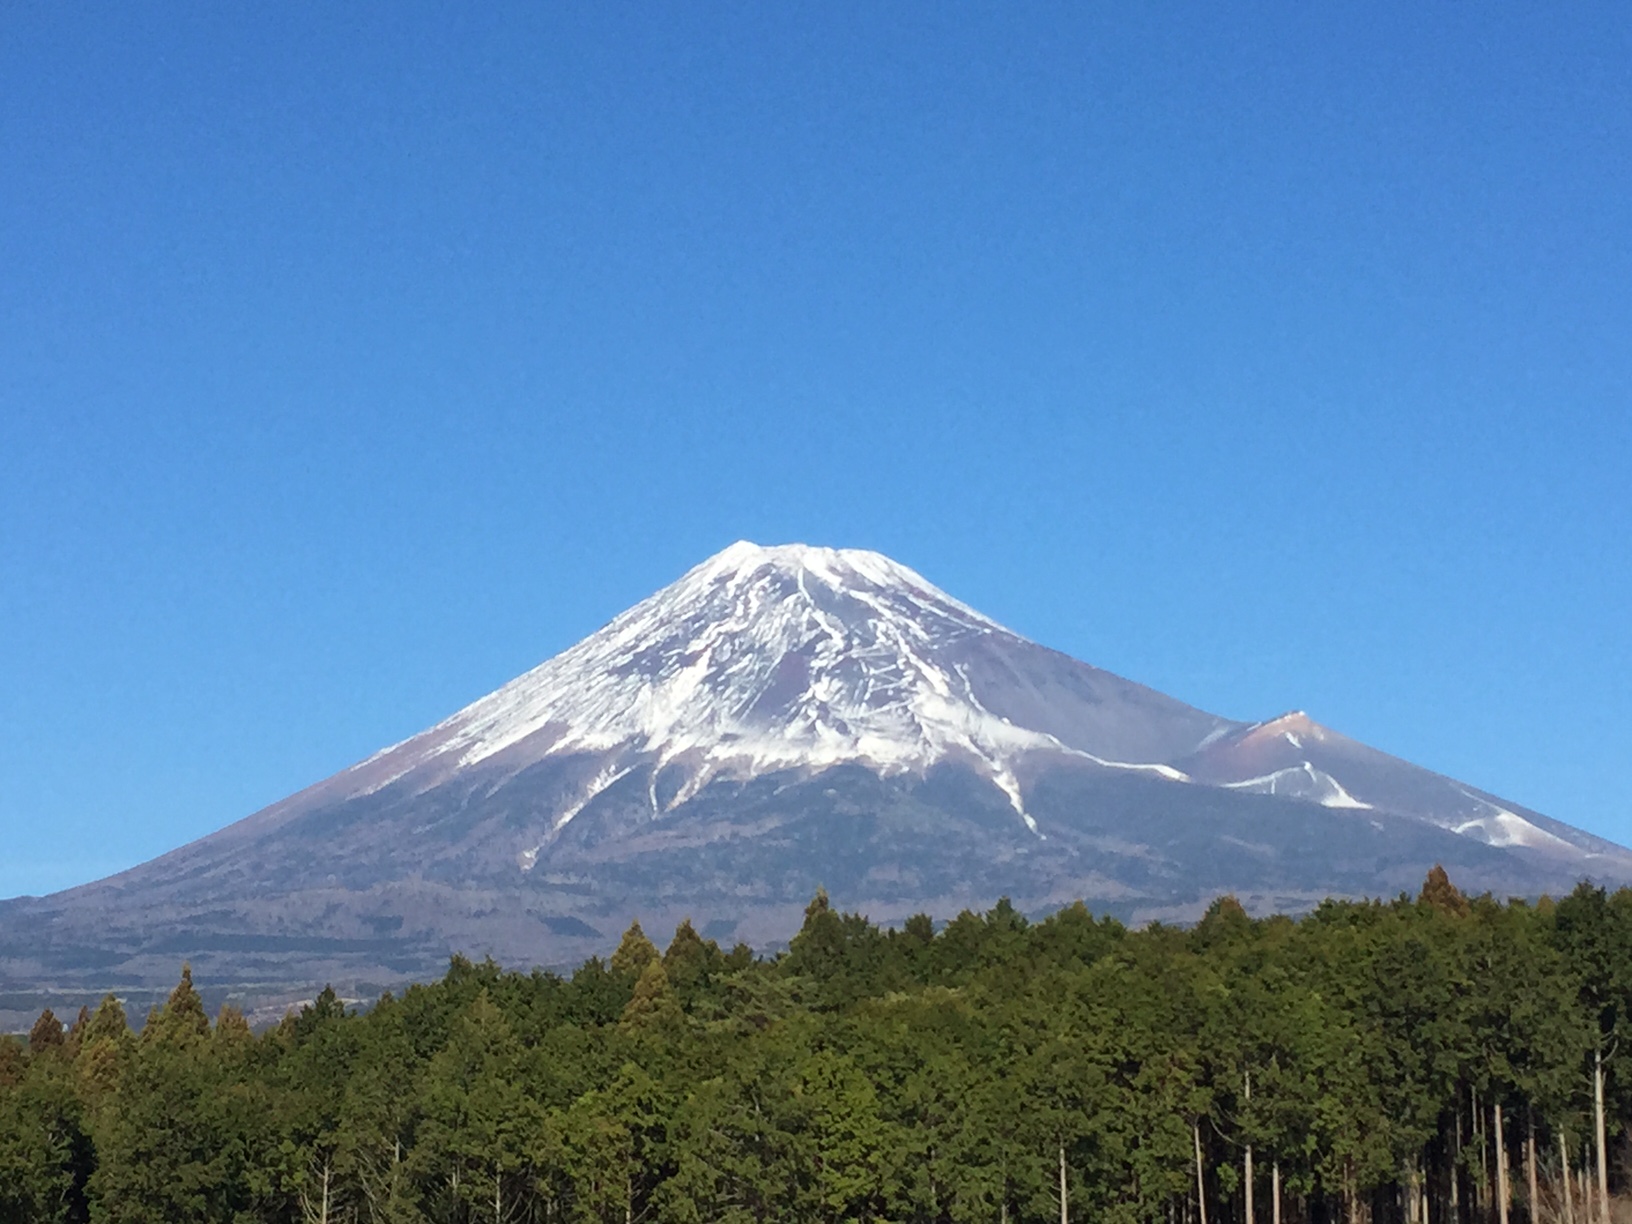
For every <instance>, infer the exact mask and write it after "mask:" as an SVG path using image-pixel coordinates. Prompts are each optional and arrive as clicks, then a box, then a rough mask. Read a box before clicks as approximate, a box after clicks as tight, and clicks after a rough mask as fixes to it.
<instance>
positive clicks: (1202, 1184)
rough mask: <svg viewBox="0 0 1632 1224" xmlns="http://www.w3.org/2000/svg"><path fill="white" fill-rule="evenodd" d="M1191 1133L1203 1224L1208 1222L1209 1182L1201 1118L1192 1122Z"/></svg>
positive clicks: (1198, 1209)
mask: <svg viewBox="0 0 1632 1224" xmlns="http://www.w3.org/2000/svg"><path fill="white" fill-rule="evenodd" d="M1190 1133H1191V1135H1193V1136H1194V1137H1195V1140H1196V1212H1197V1215H1198V1216H1199V1218H1200V1220H1201V1224H1207V1183H1206V1179H1205V1178H1204V1177H1203V1169H1202V1164H1201V1119H1200V1118H1197V1119H1196V1120H1195V1121H1194V1122H1192V1123H1191V1124H1190Z"/></svg>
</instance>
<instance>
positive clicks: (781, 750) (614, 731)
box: [348, 541, 1572, 869]
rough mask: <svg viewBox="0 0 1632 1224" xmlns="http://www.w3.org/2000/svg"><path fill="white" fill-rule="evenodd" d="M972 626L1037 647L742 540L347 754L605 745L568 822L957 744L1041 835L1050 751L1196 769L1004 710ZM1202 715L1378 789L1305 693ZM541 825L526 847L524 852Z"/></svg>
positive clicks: (1311, 786) (873, 564) (1464, 807)
mask: <svg viewBox="0 0 1632 1224" xmlns="http://www.w3.org/2000/svg"><path fill="white" fill-rule="evenodd" d="M977 638H986V639H1002V641H1000V642H998V643H996V644H997V645H1012V646H1015V647H1018V648H1021V649H1029V650H1033V651H1038V652H1041V651H1042V648H1041V647H1037V646H1035V645H1034V644H1032V643H1029V642H1027V641H1026V639H1024V638H1021V637H1020V636H1019V635H1017V634H1015V633H1013V632H1011V631H1010V630H1008V629H1006V628H1004V627H1003V626H1002V625H1000V624H998V623H997V622H996V621H993V620H991V619H990V618H989V617H986V616H983V615H981V614H980V613H979V612H977V611H975V610H974V609H973V608H971V607H969V606H968V605H966V604H964V603H961V602H959V601H958V600H956V599H954V598H953V597H952V596H950V595H948V594H947V593H946V592H944V591H942V590H940V589H939V588H937V587H936V586H934V585H933V584H932V583H930V582H929V581H928V580H926V579H925V578H923V577H922V576H921V575H919V574H917V573H915V572H914V571H913V570H911V569H908V568H907V567H906V566H904V565H900V564H898V563H896V562H894V561H892V560H890V559H889V558H888V557H885V556H882V555H881V554H879V553H876V552H868V551H864V550H859V549H833V548H817V547H810V546H807V545H803V544H788V545H782V546H778V547H762V546H760V545H756V544H751V543H748V542H746V541H743V542H738V543H736V544H733V545H731V546H730V547H729V548H727V549H725V550H724V551H723V552H721V553H719V554H718V555H716V556H714V557H712V558H710V559H709V560H708V561H705V562H704V563H703V564H701V565H699V566H697V567H696V568H695V569H692V570H691V571H689V572H688V573H687V574H685V575H684V576H683V577H682V578H680V579H679V581H677V582H675V583H674V584H672V585H671V586H668V587H665V588H664V589H663V590H661V591H659V592H657V593H656V594H655V595H652V596H651V597H650V598H648V599H645V600H643V601H642V602H640V603H639V604H636V605H635V606H634V607H633V608H630V609H629V610H628V611H627V612H624V613H623V614H622V615H621V616H619V617H617V618H616V619H615V620H613V621H612V622H611V623H610V624H608V625H606V626H605V627H604V628H602V629H600V630H599V631H598V632H596V633H593V634H591V635H590V636H589V637H587V638H585V639H584V640H583V641H581V642H579V643H578V644H577V645H575V646H573V647H571V648H570V649H568V650H566V651H564V652H563V653H561V654H559V655H557V656H556V657H554V658H552V659H550V660H548V661H547V662H545V663H543V664H541V665H540V666H538V667H536V668H534V669H533V670H532V671H529V672H527V673H526V674H525V675H523V676H520V677H518V678H517V679H515V680H513V681H511V682H510V683H509V684H506V685H505V686H504V687H503V688H500V689H498V690H497V691H495V692H493V693H491V694H489V695H488V696H486V697H483V698H481V699H480V700H478V701H476V702H474V703H473V704H471V705H469V706H467V707H466V708H465V709H463V710H460V711H459V712H458V713H457V714H454V715H453V716H452V717H451V718H448V719H446V720H445V721H443V722H441V723H439V724H437V725H436V726H435V727H433V728H431V729H430V730H428V731H425V732H423V733H421V734H420V735H417V736H414V737H413V738H412V739H409V740H406V741H403V742H402V743H400V744H397V745H393V746H392V747H391V748H388V749H386V750H384V751H383V752H381V753H378V754H376V755H375V756H374V757H372V758H370V760H369V761H367V762H364V763H363V765H361V766H357V767H355V769H354V770H352V771H348V773H351V774H353V775H354V779H355V782H356V783H358V784H360V785H359V786H358V787H357V788H356V789H353V790H352V792H351V793H353V794H362V793H367V792H369V791H374V790H378V789H379V788H381V787H383V786H385V785H388V784H389V783H391V782H392V781H395V780H396V779H399V778H402V777H404V776H405V775H408V774H410V773H416V774H417V771H420V770H426V771H427V773H428V774H436V775H440V776H446V775H448V774H450V773H456V772H458V771H460V770H463V769H466V768H469V767H472V766H476V765H481V764H483V763H492V764H496V765H500V766H502V767H503V768H504V769H506V770H519V769H521V768H525V767H526V766H527V765H529V764H531V763H533V762H536V761H538V760H541V759H543V758H545V757H552V756H565V755H576V754H588V755H590V756H595V755H599V756H600V757H602V758H603V760H602V761H601V763H600V764H599V765H598V766H597V768H596V772H594V773H593V775H592V776H590V777H589V778H588V779H587V781H585V783H584V784H583V786H582V789H581V791H580V792H579V793H578V794H577V795H576V796H575V797H573V798H570V799H569V800H568V801H567V802H565V803H564V804H563V805H562V806H561V808H560V809H559V810H558V811H555V812H553V813H551V814H550V816H549V826H550V832H549V836H551V837H553V836H554V835H555V834H556V833H557V832H559V830H560V829H561V828H563V827H564V826H565V825H566V824H567V823H568V822H569V821H571V820H572V819H573V818H574V817H576V816H577V815H578V814H579V813H581V812H582V811H583V810H584V809H585V808H586V807H587V806H588V805H589V804H590V803H591V802H592V801H593V800H594V799H595V798H596V797H597V796H598V795H600V794H601V793H602V792H604V791H605V790H606V789H607V788H609V787H611V786H612V785H614V784H615V783H617V782H618V781H620V780H621V779H622V778H624V777H625V776H627V775H628V774H629V773H630V772H632V771H633V770H634V769H636V768H637V767H643V768H645V769H646V770H647V773H648V776H649V778H650V779H651V782H650V788H649V798H650V804H651V809H652V812H653V814H654V815H658V814H661V811H667V810H670V809H672V808H674V807H676V806H678V805H679V804H681V803H684V802H685V801H686V800H688V799H690V798H691V797H692V796H694V795H696V794H697V792H698V791H700V790H701V789H702V788H703V787H704V786H706V785H707V784H708V783H709V782H710V781H713V780H714V779H717V778H731V779H748V778H752V777H755V776H759V775H763V774H767V773H774V772H779V771H783V770H799V771H803V772H806V773H810V772H815V771H818V770H821V769H824V768H827V767H829V766H832V765H837V764H841V763H852V762H853V763H859V764H862V765H865V766H867V767H869V768H871V769H873V770H875V771H877V772H878V773H880V774H883V775H894V774H900V773H906V772H915V773H919V774H921V773H923V772H924V771H926V770H928V769H929V768H930V767H931V766H933V765H935V764H937V763H939V762H943V761H951V762H956V763H959V764H962V765H964V766H966V767H969V768H971V769H973V770H974V771H976V772H977V773H978V774H980V775H981V776H984V777H985V778H987V779H988V780H989V781H990V782H991V783H992V784H993V785H994V786H996V787H997V788H998V789H999V790H1000V791H1001V792H1002V793H1003V794H1004V795H1005V796H1006V797H1007V799H1008V801H1009V804H1010V805H1011V806H1012V807H1013V809H1014V811H1015V813H1016V814H1017V816H1018V817H1019V818H1020V819H1021V820H1022V821H1024V823H1025V825H1026V827H1027V828H1029V829H1030V830H1031V831H1032V832H1033V833H1036V834H1037V835H1038V836H1039V837H1041V836H1043V833H1042V831H1041V830H1040V829H1039V827H1038V824H1037V821H1036V820H1035V819H1034V818H1033V817H1032V815H1031V814H1030V813H1028V812H1027V810H1026V799H1025V793H1024V788H1023V785H1022V779H1023V778H1024V777H1026V776H1027V770H1026V769H1025V768H1023V764H1024V762H1025V761H1027V760H1028V759H1031V758H1035V757H1036V756H1037V755H1038V754H1044V755H1049V756H1053V757H1055V758H1069V759H1072V760H1075V761H1077V762H1078V763H1086V764H1090V765H1096V766H1099V767H1103V768H1106V769H1115V770H1133V771H1138V772H1143V773H1148V774H1150V775H1152V776H1156V777H1161V778H1165V779H1167V780H1169V781H1172V782H1178V783H1191V782H1193V781H1194V780H1193V779H1192V778H1191V776H1190V775H1189V774H1187V773H1186V772H1184V770H1182V769H1180V768H1178V767H1176V766H1175V765H1174V764H1171V763H1169V762H1166V761H1125V760H1114V759H1109V758H1107V757H1104V756H1099V755H1096V754H1094V753H1092V752H1090V751H1087V750H1086V749H1085V748H1084V746H1083V743H1084V742H1091V741H1080V740H1079V742H1078V743H1076V744H1067V743H1065V742H1062V740H1061V739H1060V738H1058V736H1056V735H1054V734H1050V733H1048V732H1046V731H1043V730H1038V729H1034V728H1028V727H1024V726H1020V725H1017V724H1016V723H1015V722H1012V721H1010V719H1009V718H1006V717H1001V716H999V715H997V714H994V713H992V712H991V711H990V710H989V709H988V708H987V707H986V705H984V704H983V703H982V701H981V697H980V693H979V692H978V691H977V689H978V687H979V686H978V684H977V683H976V682H974V681H972V680H971V676H970V674H969V671H968V668H967V667H966V666H965V665H964V664H963V663H961V662H959V661H958V660H960V659H968V658H970V657H971V652H970V650H968V649H967V647H968V646H969V645H970V644H971V639H977ZM1068 665H1069V666H1074V667H1081V665H1078V664H1074V663H1070V664H1068ZM1076 700H1080V698H1076ZM1160 700H1164V701H1165V700H1167V699H1165V698H1162V699H1160ZM1190 713H1191V714H1197V715H1199V713H1200V712H1198V711H1190ZM1201 717H1205V718H1208V719H1210V722H1209V724H1208V726H1207V728H1206V729H1205V730H1204V731H1202V732H1198V734H1197V737H1196V738H1195V739H1194V740H1191V741H1188V742H1187V743H1188V747H1187V751H1201V750H1206V749H1209V747H1211V746H1213V745H1215V744H1217V742H1218V741H1220V740H1223V739H1226V738H1233V739H1235V740H1236V741H1237V742H1245V741H1247V740H1249V739H1255V740H1256V742H1258V743H1264V742H1266V740H1267V739H1273V740H1276V741H1278V742H1280V743H1282V744H1284V745H1285V746H1286V748H1289V749H1291V750H1293V751H1294V753H1295V754H1296V756H1295V758H1294V762H1293V763H1291V764H1285V765H1284V766H1283V764H1282V762H1280V761H1277V762H1276V763H1275V766H1271V767H1270V768H1268V769H1267V770H1253V771H1241V772H1242V773H1245V772H1251V773H1254V774H1256V776H1241V774H1240V773H1238V774H1236V775H1235V776H1234V777H1226V778H1222V779H1221V778H1217V777H1214V778H1213V779H1212V781H1211V782H1210V783H1209V784H1210V785H1217V786H1223V787H1226V788H1229V789H1234V790H1243V791H1253V792H1257V793H1262V794H1269V795H1279V796H1282V797H1286V798H1295V799H1300V800H1304V801H1309V802H1314V803H1318V804H1321V805H1323V806H1325V807H1327V808H1331V809H1345V810H1352V811H1357V812H1359V811H1368V810H1372V809H1373V808H1374V806H1375V805H1374V804H1373V803H1372V802H1369V801H1368V800H1367V799H1366V798H1365V797H1364V794H1363V793H1362V794H1356V793H1355V792H1354V784H1353V783H1352V782H1350V783H1348V784H1345V783H1344V782H1341V781H1339V780H1338V778H1337V777H1335V776H1333V774H1332V773H1331V772H1330V768H1335V767H1334V766H1329V767H1328V768H1326V769H1322V768H1319V767H1317V766H1316V765H1315V764H1314V763H1313V762H1312V761H1311V760H1310V759H1308V758H1309V757H1310V755H1311V753H1314V755H1316V757H1317V758H1318V759H1322V760H1327V761H1329V759H1330V758H1328V757H1320V756H1319V751H1317V750H1325V749H1327V748H1329V747H1330V743H1331V741H1332V740H1334V739H1336V740H1341V738H1342V737H1338V736H1334V735H1333V733H1330V732H1327V731H1326V730H1325V728H1322V727H1320V726H1319V725H1318V724H1316V723H1314V722H1312V721H1311V720H1310V719H1309V718H1308V717H1307V716H1306V715H1304V714H1303V713H1302V712H1301V711H1299V712H1294V713H1292V714H1287V715H1283V716H1281V717H1280V718H1276V719H1271V720H1269V721H1267V722H1264V723H1259V724H1252V725H1249V724H1244V723H1231V722H1229V721H1228V720H1221V719H1212V718H1211V716H1201ZM1344 742H1345V743H1348V742H1349V741H1344ZM1356 747H1360V746H1356ZM1368 751H1369V750H1368ZM1182 755H1183V754H1182V753H1181V754H1179V755H1178V756H1175V757H1174V758H1173V759H1174V760H1179V759H1180V756H1182ZM1298 758H1302V759H1298ZM1399 764H1400V765H1401V766H1402V767H1404V768H1407V769H1414V767H1411V766H1405V765H1404V763H1403V762H1400V763H1399ZM1277 766H1279V767H1277ZM664 770H668V773H667V775H666V776H667V777H669V778H670V779H673V778H679V779H680V783H679V787H678V790H677V791H668V794H669V797H668V798H667V800H666V801H665V802H662V803H661V804H660V802H659V796H658V791H657V781H656V780H657V776H658V773H659V772H660V771H664ZM1442 781H1448V780H1442ZM1456 789H1457V790H1461V796H1457V797H1456V800H1457V802H1456V803H1455V810H1454V811H1453V810H1446V811H1444V812H1442V813H1436V814H1435V815H1434V816H1432V817H1427V818H1428V819H1431V820H1432V822H1433V823H1437V824H1440V825H1441V827H1444V828H1448V829H1451V830H1452V831H1454V832H1458V833H1463V834H1466V835H1468V836H1470V837H1475V838H1477V839H1479V840H1481V841H1488V842H1490V843H1492V844H1495V845H1516V846H1526V847H1548V848H1552V849H1566V848H1572V847H1571V845H1570V843H1568V842H1566V841H1564V840H1563V839H1561V838H1559V837H1556V836H1554V835H1553V834H1551V833H1549V832H1547V831H1545V830H1543V829H1541V828H1539V827H1538V826H1536V825H1535V824H1533V823H1531V822H1529V821H1527V820H1525V819H1524V818H1522V817H1521V816H1519V815H1517V814H1515V813H1513V812H1511V811H1508V810H1507V809H1505V808H1499V807H1495V806H1494V805H1491V804H1488V803H1486V802H1485V801H1484V800H1482V799H1479V798H1478V797H1477V796H1474V795H1472V794H1471V793H1469V792H1468V791H1466V790H1465V789H1462V788H1460V787H1457V788H1456ZM666 790H667V785H666ZM1462 797H1465V799H1466V802H1464V801H1463V798H1462ZM544 844H547V843H541V844H539V845H537V846H533V847H530V848H527V849H523V850H522V851H521V852H520V854H519V856H518V862H519V863H520V865H521V866H522V867H523V868H524V869H530V868H531V866H532V865H533V863H534V862H535V861H536V860H537V857H538V854H539V852H540V851H541V850H542V849H543V845H544Z"/></svg>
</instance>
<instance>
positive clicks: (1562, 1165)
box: [1558, 1131, 1575, 1224]
mask: <svg viewBox="0 0 1632 1224" xmlns="http://www.w3.org/2000/svg"><path fill="white" fill-rule="evenodd" d="M1558 1167H1559V1169H1560V1170H1561V1171H1562V1174H1563V1178H1564V1224H1575V1196H1574V1195H1573V1194H1571V1193H1570V1178H1571V1176H1572V1174H1571V1173H1570V1141H1569V1140H1568V1139H1566V1138H1565V1137H1564V1132H1563V1131H1559V1132H1558Z"/></svg>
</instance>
